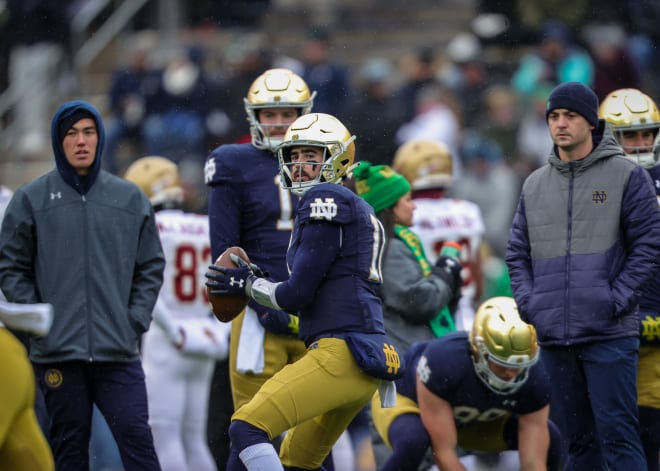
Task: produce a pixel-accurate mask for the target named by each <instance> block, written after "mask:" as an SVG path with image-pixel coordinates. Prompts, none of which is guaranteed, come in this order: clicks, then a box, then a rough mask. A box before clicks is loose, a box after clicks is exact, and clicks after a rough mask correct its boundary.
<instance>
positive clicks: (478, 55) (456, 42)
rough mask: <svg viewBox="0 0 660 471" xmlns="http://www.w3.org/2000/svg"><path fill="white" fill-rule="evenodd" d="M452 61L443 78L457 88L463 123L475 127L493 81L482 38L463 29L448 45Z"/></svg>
mask: <svg viewBox="0 0 660 471" xmlns="http://www.w3.org/2000/svg"><path fill="white" fill-rule="evenodd" d="M447 54H448V56H449V59H450V63H449V64H446V65H445V66H444V67H443V68H441V72H440V77H439V78H440V81H441V82H442V83H443V84H445V85H446V86H447V87H449V88H450V89H452V90H453V92H454V93H455V94H456V96H457V98H458V99H459V101H460V104H461V112H462V116H463V125H464V126H465V127H468V128H469V127H473V126H474V125H475V123H476V121H477V119H478V117H479V116H480V115H481V114H482V113H483V104H484V94H485V92H486V90H487V89H488V87H489V86H490V85H491V84H492V83H493V77H492V75H491V74H490V73H489V70H488V68H487V65H486V62H485V60H484V58H483V53H482V48H481V44H480V42H479V39H478V38H477V37H476V36H475V35H474V34H472V33H459V34H458V35H456V36H455V37H454V38H453V39H452V40H451V41H449V44H448V45H447Z"/></svg>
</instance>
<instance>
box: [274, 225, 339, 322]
mask: <svg viewBox="0 0 660 471" xmlns="http://www.w3.org/2000/svg"><path fill="white" fill-rule="evenodd" d="M340 242H341V226H339V225H337V224H332V223H328V222H322V221H309V222H307V223H306V224H305V225H304V226H302V230H301V234H300V245H299V247H298V250H297V252H296V257H295V259H294V261H293V265H292V266H291V275H290V277H289V279H288V280H287V281H285V282H283V283H282V284H280V285H279V286H278V287H277V291H276V298H277V303H278V304H279V305H280V306H281V307H282V308H284V309H286V310H288V311H290V312H298V311H300V310H301V309H302V308H304V307H305V306H308V305H310V304H311V303H312V302H313V301H314V295H315V294H316V291H317V289H318V287H319V285H320V284H321V281H322V280H323V278H324V277H325V275H326V273H327V272H328V271H329V267H330V265H331V264H332V262H333V260H334V259H335V257H336V255H337V253H338V252H339V248H340Z"/></svg>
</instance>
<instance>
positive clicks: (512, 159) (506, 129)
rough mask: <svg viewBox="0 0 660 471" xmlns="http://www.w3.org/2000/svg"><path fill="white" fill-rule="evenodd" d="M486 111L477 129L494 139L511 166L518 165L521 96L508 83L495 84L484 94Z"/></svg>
mask: <svg viewBox="0 0 660 471" xmlns="http://www.w3.org/2000/svg"><path fill="white" fill-rule="evenodd" d="M484 100H485V103H484V112H483V113H482V114H481V116H480V119H479V120H478V121H477V125H476V129H477V130H478V131H479V133H480V134H481V135H482V136H483V137H485V138H490V139H492V140H494V141H495V142H496V143H497V144H498V145H499V146H500V148H501V149H502V152H504V158H505V159H506V161H507V163H508V164H509V165H511V166H514V167H516V166H518V164H519V160H520V156H519V153H518V146H517V142H516V141H517V135H518V126H519V125H520V102H519V96H518V95H517V94H516V93H515V92H514V91H513V90H512V89H511V87H509V86H508V85H493V86H491V87H490V88H489V89H488V90H487V91H486V93H485V95H484Z"/></svg>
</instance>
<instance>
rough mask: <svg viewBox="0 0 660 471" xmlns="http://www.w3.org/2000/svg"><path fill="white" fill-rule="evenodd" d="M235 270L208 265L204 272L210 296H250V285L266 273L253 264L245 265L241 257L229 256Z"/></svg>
mask: <svg viewBox="0 0 660 471" xmlns="http://www.w3.org/2000/svg"><path fill="white" fill-rule="evenodd" d="M230 256H231V259H232V261H233V262H234V263H235V264H236V267H237V268H227V267H221V266H219V265H209V271H207V272H206V275H205V276H206V286H208V287H209V288H211V294H217V295H224V296H226V295H230V296H234V295H239V296H243V295H247V296H250V291H251V288H252V283H253V282H254V280H256V279H257V278H260V277H263V276H266V275H267V273H266V272H265V271H263V270H262V269H261V268H259V267H258V266H257V265H255V264H254V263H247V262H246V261H245V260H243V259H242V258H241V257H239V256H237V255H235V254H231V255H230Z"/></svg>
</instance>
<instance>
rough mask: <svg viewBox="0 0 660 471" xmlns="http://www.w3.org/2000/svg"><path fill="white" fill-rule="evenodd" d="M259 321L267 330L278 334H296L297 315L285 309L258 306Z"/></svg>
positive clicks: (295, 335)
mask: <svg viewBox="0 0 660 471" xmlns="http://www.w3.org/2000/svg"><path fill="white" fill-rule="evenodd" d="M255 310H256V312H257V317H258V318H259V323H260V324H261V325H262V326H263V328H264V329H266V330H267V331H268V332H271V333H273V334H278V335H291V336H294V337H297V336H298V316H296V315H294V314H289V313H288V312H285V311H278V310H275V309H266V308H265V307H264V306H259V307H257V308H256V309H255Z"/></svg>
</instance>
